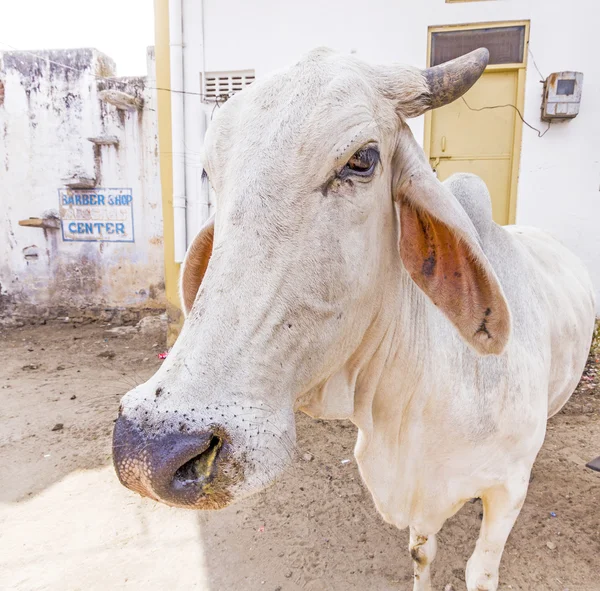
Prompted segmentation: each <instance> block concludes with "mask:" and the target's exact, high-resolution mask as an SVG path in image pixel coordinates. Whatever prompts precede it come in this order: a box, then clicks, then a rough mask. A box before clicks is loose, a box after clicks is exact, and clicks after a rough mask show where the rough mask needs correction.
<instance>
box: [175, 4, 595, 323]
mask: <svg viewBox="0 0 600 591" xmlns="http://www.w3.org/2000/svg"><path fill="white" fill-rule="evenodd" d="M597 15H598V3H597V1H596V0H571V1H570V2H568V3H564V2H559V0H495V1H494V2H464V3H450V4H449V3H446V2H445V0H420V1H419V2H414V1H413V2H400V1H397V2H389V1H388V0H372V1H371V2H368V3H365V2H362V1H360V0H344V1H342V0H331V1H330V2H322V1H321V0H305V1H304V2H302V3H301V4H299V3H295V2H277V3H274V2H272V1H271V0H254V1H253V2H246V1H244V0H231V1H230V2H219V1H218V0H205V2H204V16H205V22H204V31H205V33H206V38H205V40H204V43H202V37H201V17H202V14H201V9H200V2H196V1H195V0H184V19H183V20H184V37H185V45H184V63H185V64H186V80H185V83H186V88H189V89H195V88H197V87H198V84H199V75H198V72H200V70H201V69H202V63H201V57H202V50H203V49H204V51H205V58H204V63H205V67H206V70H207V71H221V70H243V69H255V70H256V75H257V77H260V76H262V75H264V74H266V73H268V72H270V71H272V70H275V69H277V68H281V67H283V66H285V65H287V64H289V63H291V62H293V61H294V60H296V59H298V57H299V56H300V55H302V54H303V53H305V52H307V51H309V50H310V49H313V48H314V47H318V46H321V45H326V46H329V47H333V48H336V49H338V50H341V51H345V52H350V51H354V52H355V53H356V55H357V56H358V57H360V58H362V59H365V60H368V61H373V62H380V63H385V62H393V61H399V62H404V63H408V64H412V65H415V66H420V67H425V66H426V62H427V28H428V27H429V26H439V25H452V24H461V23H485V22H491V23H493V22H503V21H511V20H525V19H529V20H530V22H531V30H530V47H531V50H532V52H533V54H534V55H535V60H536V62H537V64H538V66H539V67H540V69H541V70H542V72H543V73H544V75H545V76H548V75H549V74H550V73H551V72H558V71H561V70H577V71H581V72H583V73H584V82H583V97H582V104H581V111H580V113H579V115H578V116H577V118H576V119H574V120H572V121H569V122H564V123H556V124H553V126H552V128H551V129H550V131H549V132H548V133H547V134H546V135H545V136H544V137H543V138H538V136H537V133H536V132H534V131H532V130H531V129H529V128H527V127H524V128H523V141H522V152H521V167H520V176H519V191H518V197H517V223H519V224H528V225H535V226H538V227H541V228H544V229H546V230H549V231H550V232H552V233H553V234H554V235H555V236H557V237H558V238H559V239H561V240H562V241H563V242H564V243H565V244H566V245H567V246H568V247H569V248H571V249H572V250H573V251H574V252H576V253H577V254H578V255H579V256H580V257H581V258H582V259H583V260H584V262H585V263H586V265H587V267H588V268H589V270H590V272H591V273H592V278H593V281H594V284H595V286H596V291H597V294H598V298H597V299H598V311H599V312H600V157H599V154H600V151H599V148H598V138H599V137H600V68H598V64H597V62H598V57H597V55H596V53H597V52H595V51H594V40H595V39H596V37H597V22H598V18H597ZM539 80H540V75H539V74H538V73H537V72H536V70H535V68H534V65H533V61H532V60H531V56H530V59H529V63H528V66H527V76H526V94H525V113H524V115H525V118H526V120H527V121H528V122H530V123H531V124H532V125H534V126H535V127H538V128H539V129H545V128H546V125H547V124H546V123H544V122H542V121H540V104H541V96H542V85H541V84H540V83H539ZM186 116H187V113H186ZM189 124H190V125H191V126H192V127H193V126H196V128H197V124H195V123H194V122H193V121H192V122H190V123H189ZM410 125H411V127H412V129H413V131H414V134H415V137H416V138H417V140H418V141H422V138H423V118H422V117H420V118H417V119H414V120H411V121H410ZM198 153H199V148H198V147H197V146H196V147H195V148H194V150H193V152H190V154H189V155H187V154H186V157H188V156H189V160H190V161H191V162H192V164H194V165H195V166H198V164H197V163H196V162H194V161H193V159H194V157H195V156H196V154H198ZM196 160H198V158H197V157H196ZM188 198H189V199H190V200H192V201H193V200H196V199H198V197H197V196H195V195H192V194H190V193H189V192H188ZM196 229H197V228H196ZM188 234H191V235H192V236H193V232H191V231H190V228H189V226H188Z"/></svg>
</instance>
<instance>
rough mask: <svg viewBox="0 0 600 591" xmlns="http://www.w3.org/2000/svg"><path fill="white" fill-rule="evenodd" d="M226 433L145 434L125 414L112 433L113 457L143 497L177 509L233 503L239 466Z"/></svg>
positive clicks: (120, 474) (127, 482)
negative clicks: (233, 463)
mask: <svg viewBox="0 0 600 591" xmlns="http://www.w3.org/2000/svg"><path fill="white" fill-rule="evenodd" d="M229 456H230V443H229V440H228V436H227V434H226V433H225V432H224V431H223V430H221V429H219V428H215V429H211V430H208V431H205V432H199V433H189V432H187V433H179V432H175V433H168V434H164V435H159V436H155V437H149V436H147V435H146V434H144V433H143V432H142V431H141V430H140V428H139V427H138V426H137V425H136V424H134V423H133V422H132V421H130V420H129V419H127V418H125V417H123V416H121V417H119V418H118V419H117V422H116V423H115V429H114V434H113V461H114V465H115V470H116V472H117V475H118V477H119V480H120V481H121V482H122V484H124V485H125V486H126V487H128V488H130V489H131V490H133V491H136V492H138V493H139V494H141V495H143V496H147V497H150V498H153V499H155V500H157V501H162V502H164V503H167V504H169V505H173V506H177V507H189V508H197V509H219V508H221V507H224V506H226V505H228V504H229V502H230V497H231V494H230V491H229V488H230V486H231V484H232V483H233V482H234V480H239V479H240V475H239V474H237V478H234V475H235V473H236V469H235V466H234V465H232V463H231V461H230V457H229Z"/></svg>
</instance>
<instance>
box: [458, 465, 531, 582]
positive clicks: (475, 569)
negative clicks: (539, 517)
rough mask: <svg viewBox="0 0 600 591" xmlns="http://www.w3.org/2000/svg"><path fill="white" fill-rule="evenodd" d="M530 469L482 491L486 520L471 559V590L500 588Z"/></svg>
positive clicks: (468, 571)
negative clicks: (503, 563) (502, 565)
mask: <svg viewBox="0 0 600 591" xmlns="http://www.w3.org/2000/svg"><path fill="white" fill-rule="evenodd" d="M529 473H530V470H529V469H528V470H527V471H526V472H524V471H520V472H519V473H518V474H515V475H514V477H512V478H511V480H510V481H508V482H506V483H504V484H502V485H498V486H495V487H493V488H490V489H488V490H486V491H485V493H484V494H483V495H481V500H482V502H483V521H482V523H481V531H480V533H479V539H478V540H477V544H476V546H475V552H473V555H472V556H471V558H469V561H468V562H467V571H466V577H465V579H466V583H467V589H468V591H496V589H497V588H498V569H499V567H500V559H501V558H502V552H503V551H504V545H505V544H506V540H507V539H508V535H509V534H510V531H511V530H512V528H513V525H514V524H515V521H516V519H517V517H518V515H519V512H520V511H521V507H522V506H523V502H524V501H525V496H526V495H527V487H528V485H529Z"/></svg>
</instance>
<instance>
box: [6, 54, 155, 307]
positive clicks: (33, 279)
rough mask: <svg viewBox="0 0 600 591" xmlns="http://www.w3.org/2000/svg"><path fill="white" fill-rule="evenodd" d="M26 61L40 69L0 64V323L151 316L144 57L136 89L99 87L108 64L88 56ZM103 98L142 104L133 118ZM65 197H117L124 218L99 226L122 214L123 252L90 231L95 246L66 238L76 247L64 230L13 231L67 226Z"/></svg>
mask: <svg viewBox="0 0 600 591" xmlns="http://www.w3.org/2000/svg"><path fill="white" fill-rule="evenodd" d="M36 55H39V56H40V57H41V58H42V59H40V58H38V57H34V56H32V55H31V54H29V53H26V52H10V53H4V54H0V317H2V316H4V317H5V318H7V317H13V318H15V317H27V316H34V317H39V316H50V317H52V316H67V315H68V316H90V317H114V315H115V312H123V311H127V313H128V314H129V316H131V315H132V314H131V313H133V316H134V317H135V316H136V315H138V313H139V312H140V311H143V310H145V309H160V308H163V307H164V283H163V250H162V208H161V193H160V180H159V172H158V171H159V167H158V148H157V137H156V135H157V130H156V108H155V91H154V90H153V88H154V87H155V86H156V84H155V83H154V53H153V50H152V49H150V50H149V53H148V66H149V75H148V77H147V78H112V79H109V80H108V81H107V80H104V79H102V78H100V77H110V76H113V74H114V70H115V66H114V63H113V62H112V60H110V59H109V58H108V57H106V56H105V55H103V54H101V53H99V52H98V51H96V50H94V49H76V50H60V51H43V52H36ZM106 89H114V90H118V91H121V92H126V93H127V94H129V95H132V96H135V97H137V98H139V99H142V100H143V107H142V108H141V109H136V108H132V109H130V110H120V109H118V108H116V107H115V106H113V105H112V104H108V103H107V102H105V101H104V100H101V98H100V96H99V93H101V92H102V91H103V90H106ZM89 138H91V139H93V140H94V141H91V140H90V139H89ZM66 186H70V187H71V191H70V193H68V194H69V195H72V196H74V199H75V197H76V196H77V195H78V194H79V193H80V191H79V190H78V189H77V187H79V189H81V188H84V187H86V186H87V187H96V188H108V189H107V190H106V191H101V189H97V192H98V193H101V192H103V193H106V198H107V199H108V196H109V193H111V192H113V191H112V188H125V189H127V190H128V191H127V192H128V194H130V195H131V196H132V199H131V205H130V206H129V208H125V209H124V210H123V208H121V210H120V212H119V211H117V209H118V208H113V209H112V210H111V211H108V210H107V215H113V213H114V214H119V213H122V215H124V216H125V217H126V218H127V219H126V220H125V221H126V222H128V221H129V219H130V217H133V233H131V232H130V233H129V235H128V236H127V237H126V239H128V240H132V239H133V240H134V241H133V242H113V241H99V240H98V238H103V239H108V240H114V239H117V238H123V236H115V235H112V236H107V235H106V233H105V234H104V235H100V234H99V233H98V232H97V229H98V228H103V229H104V231H106V229H107V228H108V229H110V230H112V234H114V226H96V229H95V230H94V232H95V235H94V233H93V232H90V233H88V234H87V235H86V234H83V233H82V234H80V235H78V234H75V235H73V234H71V235H70V236H71V238H75V239H76V241H67V240H65V237H64V232H65V231H66V233H67V238H68V237H69V232H68V228H69V226H68V223H67V221H65V222H64V223H65V227H64V228H60V227H59V228H55V227H45V228H41V227H31V226H29V227H23V226H20V225H19V221H20V220H26V219H28V218H46V219H47V220H48V221H47V222H46V223H45V225H46V226H57V225H60V223H59V222H58V221H56V218H57V217H58V216H60V215H61V214H62V215H63V216H64V215H68V214H69V208H68V207H62V208H60V207H59V189H61V188H65V187H66ZM92 209H94V208H92ZM123 211H124V213H123ZM86 212H87V213H86ZM71 213H73V215H74V216H75V217H74V218H73V219H76V218H77V219H81V216H85V215H92V216H97V215H98V211H97V209H95V210H94V211H93V212H92V213H91V214H90V213H89V211H88V209H86V208H85V207H84V208H78V211H75V210H73V209H71ZM75 214H77V215H79V218H78V217H77V215H75ZM131 214H132V215H131ZM99 215H100V216H102V215H104V214H103V213H102V212H100V214H99ZM92 221H96V222H105V221H107V220H102V219H98V218H94V219H90V222H92ZM77 228H78V226H77V225H75V226H72V229H75V230H77ZM86 228H87V226H79V229H80V230H82V231H83V230H85V229H86ZM78 239H82V240H84V241H77V240H78Z"/></svg>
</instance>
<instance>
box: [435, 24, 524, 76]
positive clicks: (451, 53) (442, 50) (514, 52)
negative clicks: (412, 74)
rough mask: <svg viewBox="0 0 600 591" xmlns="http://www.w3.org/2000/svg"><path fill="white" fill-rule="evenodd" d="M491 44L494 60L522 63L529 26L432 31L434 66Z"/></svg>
mask: <svg viewBox="0 0 600 591" xmlns="http://www.w3.org/2000/svg"><path fill="white" fill-rule="evenodd" d="M478 47H487V49H488V50H489V52H490V64H519V63H522V62H523V58H524V55H523V53H524V51H525V26H524V25H518V26H512V27H488V28H484V29H468V30H448V31H439V32H436V33H433V34H432V35H431V64H430V65H431V66H437V65H438V64H443V63H444V62H447V61H449V60H451V59H454V58H456V57H459V56H461V55H464V54H465V53H469V51H473V50H474V49H477V48H478Z"/></svg>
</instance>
